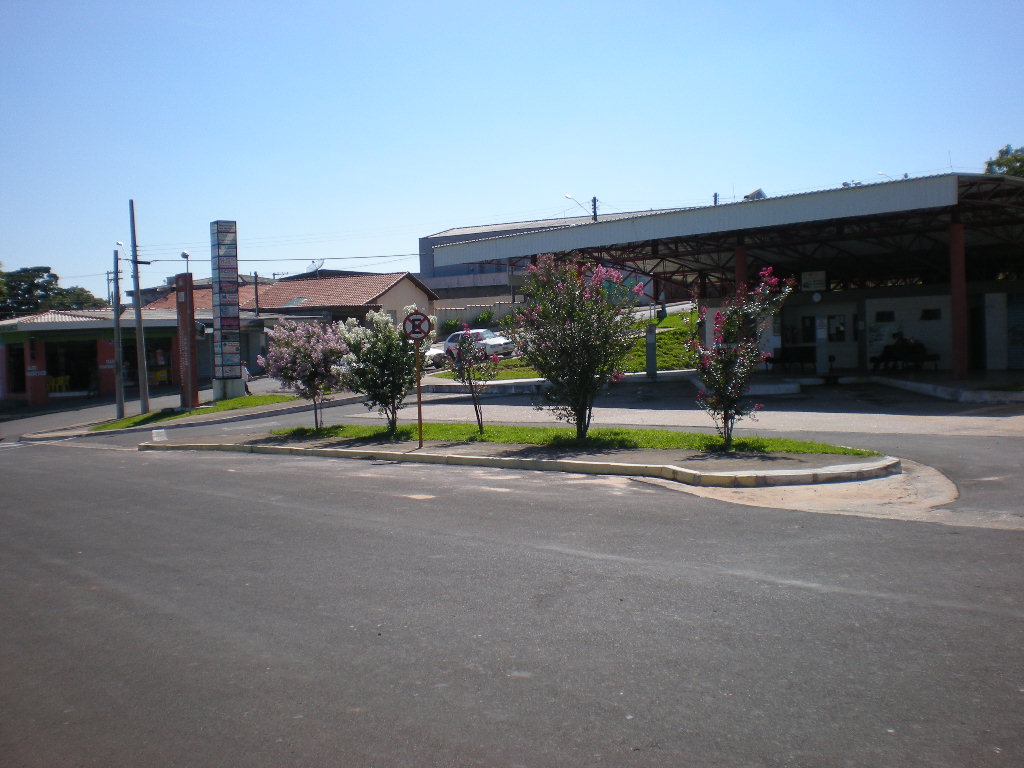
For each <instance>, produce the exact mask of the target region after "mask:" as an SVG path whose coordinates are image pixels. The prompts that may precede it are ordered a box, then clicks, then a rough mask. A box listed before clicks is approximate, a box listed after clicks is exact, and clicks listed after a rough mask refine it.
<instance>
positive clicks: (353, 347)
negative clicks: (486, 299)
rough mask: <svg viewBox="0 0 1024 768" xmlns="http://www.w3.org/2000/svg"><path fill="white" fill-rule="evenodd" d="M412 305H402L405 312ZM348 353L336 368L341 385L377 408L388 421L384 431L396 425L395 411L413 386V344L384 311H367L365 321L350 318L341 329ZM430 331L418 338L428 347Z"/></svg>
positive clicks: (414, 351) (430, 338)
mask: <svg viewBox="0 0 1024 768" xmlns="http://www.w3.org/2000/svg"><path fill="white" fill-rule="evenodd" d="M415 309H416V307H415V306H411V307H406V308H405V313H406V314H408V313H409V312H412V311H413V310H415ZM341 334H342V337H343V338H344V341H345V343H346V344H347V345H348V354H347V355H345V356H344V357H343V358H342V361H341V364H340V365H339V366H338V367H337V368H336V371H337V373H338V376H339V377H340V379H341V382H342V384H343V386H345V388H347V389H350V390H352V391H353V392H359V393H360V394H363V395H365V396H366V401H365V403H364V404H365V405H366V407H367V408H369V409H370V410H373V409H375V408H376V409H377V412H378V413H380V415H381V416H383V417H384V418H385V419H387V422H388V432H390V433H391V434H394V432H395V430H396V429H398V412H399V411H400V410H401V409H402V408H404V407H405V398H406V397H408V396H409V394H410V393H411V392H412V391H413V390H414V388H415V386H416V344H417V342H413V341H410V340H409V339H407V338H406V337H405V334H403V333H402V330H401V329H400V328H398V327H396V326H395V324H394V323H393V322H392V321H391V316H390V315H388V314H387V313H386V312H373V311H370V312H367V314H366V325H365V326H360V325H359V324H358V323H357V322H356V321H355V320H354V319H349V320H348V321H346V323H345V325H344V327H343V328H342V329H341ZM432 339H433V334H431V335H430V336H428V337H427V338H425V339H423V340H421V341H420V342H418V343H419V344H420V345H421V347H429V346H430V342H431V340H432Z"/></svg>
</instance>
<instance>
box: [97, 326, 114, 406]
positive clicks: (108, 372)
mask: <svg viewBox="0 0 1024 768" xmlns="http://www.w3.org/2000/svg"><path fill="white" fill-rule="evenodd" d="M96 363H97V364H98V365H99V370H100V380H99V388H100V389H99V393H98V394H101V395H112V394H114V342H113V340H111V339H97V341H96Z"/></svg>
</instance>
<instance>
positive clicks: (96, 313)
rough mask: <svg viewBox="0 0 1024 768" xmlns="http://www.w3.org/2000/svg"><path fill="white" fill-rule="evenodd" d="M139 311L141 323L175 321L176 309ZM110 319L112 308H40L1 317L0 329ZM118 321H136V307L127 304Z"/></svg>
mask: <svg viewBox="0 0 1024 768" xmlns="http://www.w3.org/2000/svg"><path fill="white" fill-rule="evenodd" d="M142 312H143V316H142V321H143V323H144V324H145V323H153V324H156V325H168V324H170V325H174V324H176V323H177V321H178V317H177V311H176V310H170V311H169V310H166V309H157V310H153V309H150V308H149V307H145V308H143V310H142ZM113 322H114V310H112V309H54V310H50V311H48V312H39V313H38V314H35V315H23V316H21V317H12V318H11V319H9V320H0V331H30V330H40V331H41V330H47V331H54V330H64V329H68V330H86V329H89V328H109V327H111V325H112V324H113ZM121 324H122V325H124V326H128V327H131V326H134V325H135V311H134V310H133V309H132V308H131V307H130V306H128V307H124V308H122V310H121Z"/></svg>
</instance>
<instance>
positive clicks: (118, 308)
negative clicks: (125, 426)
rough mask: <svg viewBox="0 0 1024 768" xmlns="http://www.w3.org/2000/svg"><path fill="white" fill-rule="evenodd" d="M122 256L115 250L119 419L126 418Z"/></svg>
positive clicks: (116, 361) (115, 375)
mask: <svg viewBox="0 0 1024 768" xmlns="http://www.w3.org/2000/svg"><path fill="white" fill-rule="evenodd" d="M119 256H120V254H119V253H118V251H117V249H116V248H115V249H114V294H113V296H111V299H112V301H111V302H110V306H111V307H113V309H114V398H115V399H116V401H117V410H116V415H117V418H119V419H123V418H124V350H122V349H121V279H120V276H121V270H120V266H121V265H120V263H119V262H120V259H119Z"/></svg>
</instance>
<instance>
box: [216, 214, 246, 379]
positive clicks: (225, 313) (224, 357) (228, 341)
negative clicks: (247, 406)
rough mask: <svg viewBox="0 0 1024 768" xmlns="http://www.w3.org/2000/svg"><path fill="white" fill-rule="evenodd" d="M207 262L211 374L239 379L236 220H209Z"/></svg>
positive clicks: (240, 371) (239, 333)
mask: <svg viewBox="0 0 1024 768" xmlns="http://www.w3.org/2000/svg"><path fill="white" fill-rule="evenodd" d="M210 266H211V270H212V273H213V378H215V379H240V378H242V359H241V356H240V355H241V330H240V329H241V326H240V323H239V314H238V225H237V222H234V221H211V222H210Z"/></svg>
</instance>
